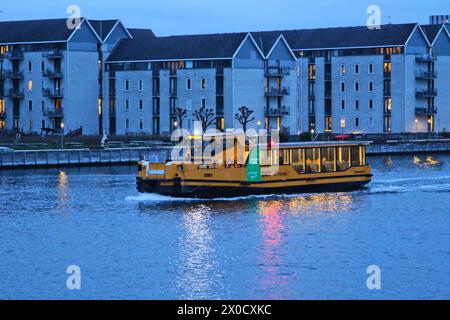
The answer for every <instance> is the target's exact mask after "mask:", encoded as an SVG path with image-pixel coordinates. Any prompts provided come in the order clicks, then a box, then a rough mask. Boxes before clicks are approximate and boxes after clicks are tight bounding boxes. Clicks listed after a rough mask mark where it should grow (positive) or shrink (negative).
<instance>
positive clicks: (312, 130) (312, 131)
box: [311, 129, 314, 142]
mask: <svg viewBox="0 0 450 320" xmlns="http://www.w3.org/2000/svg"><path fill="white" fill-rule="evenodd" d="M311 141H312V142H314V129H311Z"/></svg>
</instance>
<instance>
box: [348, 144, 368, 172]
mask: <svg viewBox="0 0 450 320" xmlns="http://www.w3.org/2000/svg"><path fill="white" fill-rule="evenodd" d="M350 152H351V159H352V167H360V166H363V165H365V163H364V149H363V147H360V146H355V147H350Z"/></svg>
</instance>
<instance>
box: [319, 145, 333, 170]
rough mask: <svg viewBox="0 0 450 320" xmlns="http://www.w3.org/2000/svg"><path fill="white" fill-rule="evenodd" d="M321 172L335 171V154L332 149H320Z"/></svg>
mask: <svg viewBox="0 0 450 320" xmlns="http://www.w3.org/2000/svg"><path fill="white" fill-rule="evenodd" d="M321 156H322V172H334V171H336V161H335V160H336V152H335V149H334V147H328V148H322V150H321Z"/></svg>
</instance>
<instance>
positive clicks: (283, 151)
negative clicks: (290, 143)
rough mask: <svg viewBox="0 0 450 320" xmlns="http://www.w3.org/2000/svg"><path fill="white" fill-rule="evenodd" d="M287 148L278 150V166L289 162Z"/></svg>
mask: <svg viewBox="0 0 450 320" xmlns="http://www.w3.org/2000/svg"><path fill="white" fill-rule="evenodd" d="M289 151H290V150H289V149H281V150H280V162H279V164H280V166H283V165H288V164H290V163H291V159H290V153H289Z"/></svg>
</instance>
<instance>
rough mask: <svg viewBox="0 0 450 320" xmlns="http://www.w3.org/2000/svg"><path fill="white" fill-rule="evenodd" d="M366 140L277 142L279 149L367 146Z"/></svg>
mask: <svg viewBox="0 0 450 320" xmlns="http://www.w3.org/2000/svg"><path fill="white" fill-rule="evenodd" d="M369 144H370V142H368V141H318V142H287V143H279V144H278V147H279V148H280V149H288V148H302V147H340V146H367V145H369ZM260 146H263V147H264V146H267V144H260Z"/></svg>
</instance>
